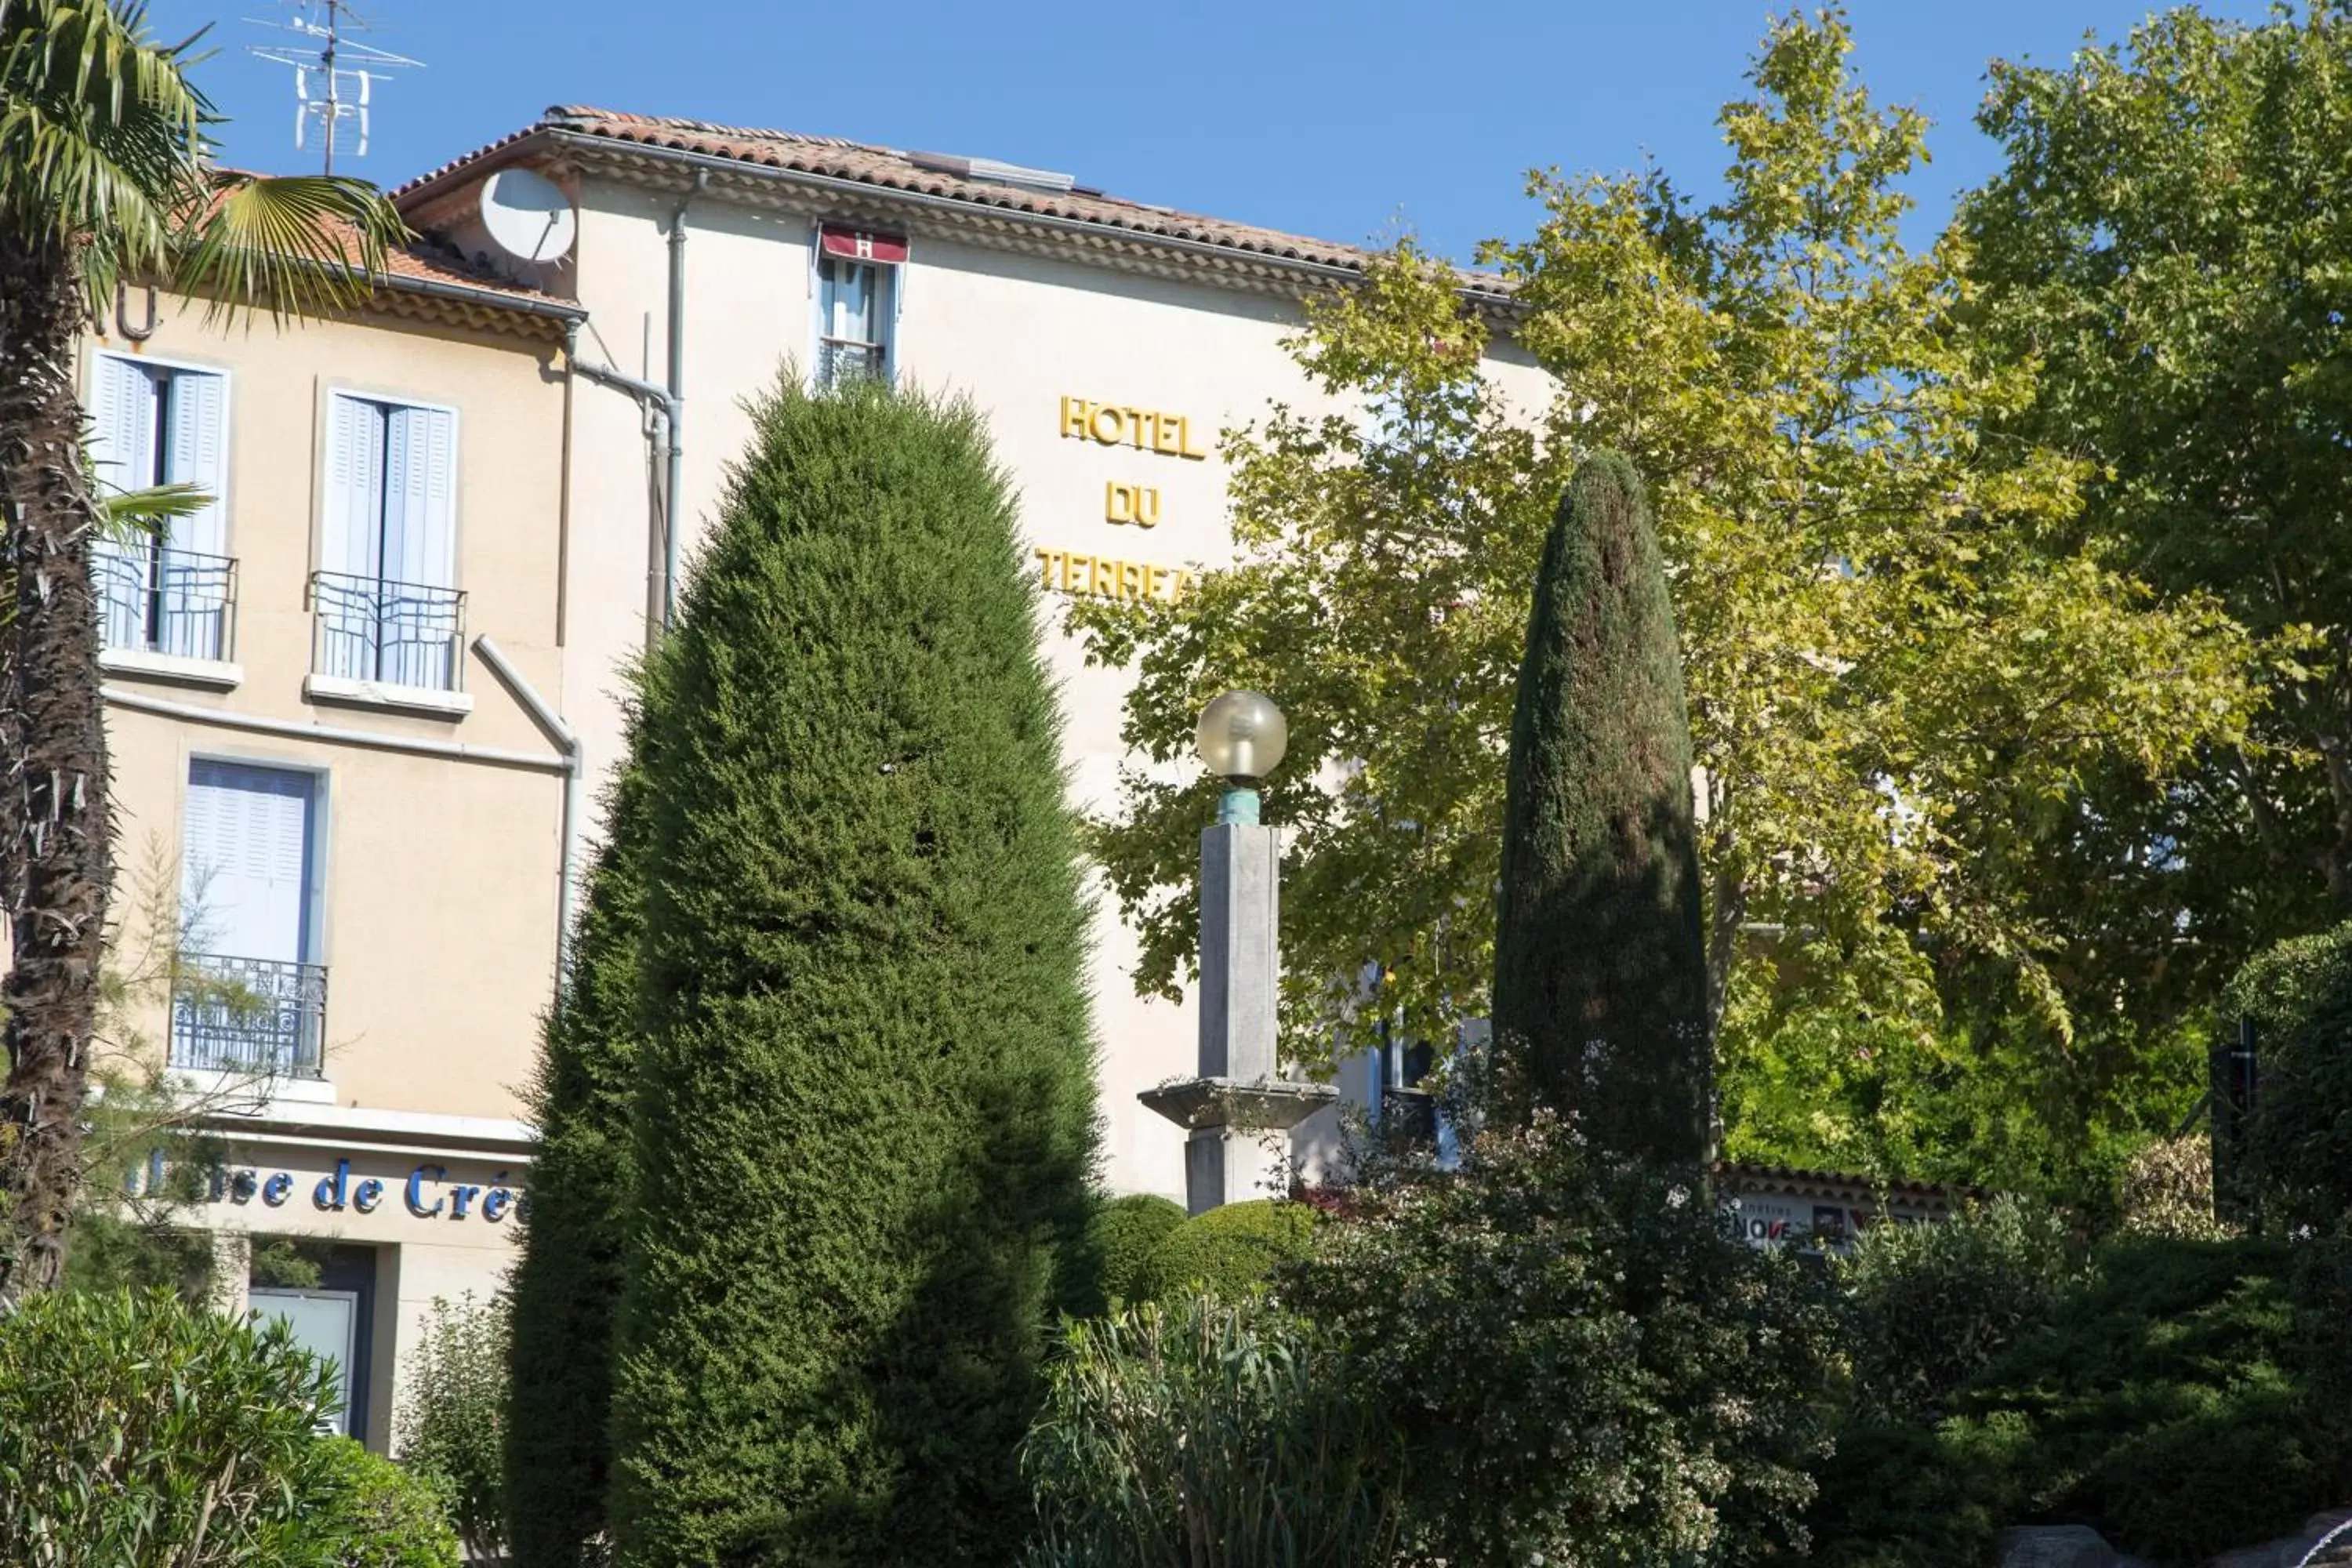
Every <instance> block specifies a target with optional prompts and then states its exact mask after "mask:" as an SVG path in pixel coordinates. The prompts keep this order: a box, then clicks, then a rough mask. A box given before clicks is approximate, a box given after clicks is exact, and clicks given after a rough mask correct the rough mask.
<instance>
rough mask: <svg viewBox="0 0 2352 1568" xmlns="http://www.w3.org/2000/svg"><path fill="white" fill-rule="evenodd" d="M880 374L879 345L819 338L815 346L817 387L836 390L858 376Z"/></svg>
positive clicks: (851, 339)
mask: <svg viewBox="0 0 2352 1568" xmlns="http://www.w3.org/2000/svg"><path fill="white" fill-rule="evenodd" d="M880 374H882V345H881V344H880V343H867V342H858V341H857V340H856V339H855V338H819V339H818V340H817V345H816V384H818V385H819V386H839V385H842V384H844V383H846V382H851V381H855V380H856V379H858V378H859V377H861V376H870V375H880Z"/></svg>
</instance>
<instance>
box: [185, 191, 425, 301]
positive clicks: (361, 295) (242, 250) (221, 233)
mask: <svg viewBox="0 0 2352 1568" xmlns="http://www.w3.org/2000/svg"><path fill="white" fill-rule="evenodd" d="M174 222H175V226H176V228H177V230H178V236H179V243H178V244H177V245H176V247H175V248H174V252H173V267H172V270H171V280H172V282H173V286H174V287H177V288H180V289H185V290H187V291H188V292H191V293H196V294H201V295H204V296H205V299H206V300H208V301H209V309H208V312H207V314H208V317H209V318H215V319H216V318H219V317H223V316H228V315H234V314H235V313H236V311H237V310H240V309H258V310H267V311H268V313H269V317H270V320H271V321H284V320H285V319H286V318H287V317H288V316H289V315H290V316H310V315H317V314H320V312H322V311H327V310H348V309H351V308H352V307H353V306H355V305H358V304H360V303H362V302H363V301H364V300H366V299H367V298H368V295H369V293H370V292H371V291H372V289H373V286H374V280H375V277H376V275H377V274H378V273H380V272H382V271H383V263H384V254H385V252H386V251H387V250H389V249H390V248H391V247H394V246H395V245H398V244H400V243H401V242H402V241H404V240H405V239H406V238H407V237H408V226H407V225H406V224H404V223H403V222H401V219H400V214H399V212H398V211H397V210H395V209H394V206H393V205H392V204H391V203H390V202H389V201H387V200H386V199H385V198H384V196H383V193H381V192H380V191H378V190H377V189H376V188H375V187H374V186H373V185H372V184H368V183H367V182H366V181H364V180H354V179H349V178H346V177H344V176H342V175H340V174H284V175H260V174H236V173H232V172H229V171H225V170H216V169H206V170H202V171H199V172H198V173H197V174H196V175H195V177H194V178H193V179H191V180H189V181H187V182H186V184H185V188H184V190H183V192H182V195H181V196H180V199H179V204H178V212H177V213H176V215H175V219H174Z"/></svg>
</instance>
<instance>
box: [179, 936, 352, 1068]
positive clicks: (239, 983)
mask: <svg viewBox="0 0 2352 1568" xmlns="http://www.w3.org/2000/svg"><path fill="white" fill-rule="evenodd" d="M326 1025H327V970H326V966H325V965H324V964H318V963H283V962H281V961H278V960H276V959H268V958H230V957H226V956H224V955H222V954H219V953H210V952H184V953H182V954H181V955H180V959H179V963H178V965H177V966H176V968H175V969H174V971H173V977H172V1058H171V1059H172V1065H173V1067H175V1068H205V1069H209V1070H211V1071H215V1072H236V1073H254V1074H258V1075H263V1076H267V1077H270V1078H320V1077H323V1076H324V1068H325V1052H324V1050H323V1048H322V1047H323V1042H324V1040H325V1038H326Z"/></svg>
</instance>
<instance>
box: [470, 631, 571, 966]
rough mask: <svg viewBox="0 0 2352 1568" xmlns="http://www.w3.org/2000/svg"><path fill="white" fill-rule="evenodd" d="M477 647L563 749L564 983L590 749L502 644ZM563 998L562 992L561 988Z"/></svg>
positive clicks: (559, 932) (558, 947) (559, 934)
mask: <svg viewBox="0 0 2352 1568" xmlns="http://www.w3.org/2000/svg"><path fill="white" fill-rule="evenodd" d="M474 651H475V652H476V653H478V654H480V655H481V656H482V662H483V663H484V664H487V665H488V666H489V667H490V673H492V674H493V675H496V676H497V677H498V678H499V679H500V680H502V681H504V682H506V687H507V689H508V690H509V691H511V692H513V693H514V698H515V700H516V701H518V702H520V703H521V704H522V705H523V709H524V710H525V711H526V712H528V713H530V716H531V718H532V719H534V720H536V721H538V724H539V727H540V728H541V730H544V731H547V738H548V739H549V740H551V741H552V742H555V746H556V750H558V751H560V752H562V753H563V848H562V858H561V860H560V861H559V862H558V863H557V868H556V873H555V888H556V894H555V920H556V927H555V932H556V934H555V975H556V984H557V985H558V987H561V986H562V984H563V983H564V982H565V981H566V980H569V979H570V978H571V976H572V917H573V910H574V906H575V905H576V904H577V903H578V901H579V899H578V895H579V882H580V869H579V859H578V852H577V851H576V850H575V849H574V848H573V847H572V846H573V842H574V840H575V838H576V837H577V835H578V832H579V826H580V800H581V795H582V794H583V792H584V790H585V787H586V784H587V773H588V749H587V748H586V747H585V746H583V745H582V744H581V743H580V736H579V734H578V732H577V731H574V730H573V729H572V726H571V725H569V724H567V723H565V722H564V721H563V715H562V714H561V713H558V712H557V711H556V710H554V709H552V708H550V707H549V706H548V705H547V699H545V698H543V697H541V695H540V694H539V688H537V687H536V686H533V685H532V684H531V683H530V680H529V679H526V678H525V677H524V675H523V673H522V671H520V670H519V669H517V668H515V667H514V666H513V665H511V664H509V663H508V662H507V656H506V653H505V651H504V650H502V649H501V648H500V647H499V645H498V644H496V643H494V642H492V641H491V640H490V639H489V638H488V637H476V638H475V639H474ZM559 996H560V992H559Z"/></svg>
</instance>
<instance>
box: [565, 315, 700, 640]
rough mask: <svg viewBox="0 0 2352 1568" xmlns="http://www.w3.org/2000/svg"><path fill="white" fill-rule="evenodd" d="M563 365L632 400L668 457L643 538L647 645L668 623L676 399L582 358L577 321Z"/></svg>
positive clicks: (567, 336)
mask: <svg viewBox="0 0 2352 1568" xmlns="http://www.w3.org/2000/svg"><path fill="white" fill-rule="evenodd" d="M563 363H565V364H566V365H568V366H570V367H571V368H572V370H574V371H576V372H578V373H579V374H582V375H584V376H586V377H587V378H588V379H589V380H591V381H593V382H594V383H595V384H597V385H599V386H609V387H611V388H612V389H613V390H614V391H615V392H620V393H625V394H627V395H629V396H630V397H633V398H635V400H636V402H637V405H638V406H639V407H640V408H643V409H644V410H645V411H646V414H647V416H650V417H651V418H652V419H653V420H654V422H655V428H653V429H652V430H649V431H647V432H646V440H647V441H649V442H651V443H653V444H654V447H655V449H656V451H661V452H663V453H664V455H665V458H666V459H667V462H666V469H665V472H664V475H663V480H662V483H663V490H664V493H663V495H662V496H661V499H660V500H659V502H658V503H657V504H658V505H659V506H660V508H661V511H660V515H659V516H658V517H657V518H649V519H647V531H646V647H652V646H653V644H654V640H655V636H656V633H658V632H659V631H660V630H661V629H662V627H663V626H666V625H667V620H666V619H665V618H664V617H665V616H667V611H668V604H669V601H668V596H667V595H668V587H669V574H668V572H667V568H666V563H667V551H668V542H669V541H670V540H672V539H675V538H676V537H677V533H676V527H675V523H676V516H677V505H676V504H675V502H674V501H673V500H671V492H670V491H669V489H668V487H669V486H671V485H673V484H676V483H677V458H678V453H679V450H680V448H679V447H678V445H677V440H676V438H675V437H673V436H672V435H671V434H670V433H671V432H672V431H674V430H676V429H677V399H675V398H673V397H672V396H670V395H669V389H668V388H667V387H663V386H656V385H655V384H653V383H652V382H650V381H640V380H638V379H637V378H636V377H635V376H634V375H624V374H621V373H620V372H619V371H617V370H614V368H613V367H612V366H611V365H608V364H599V363H596V362H595V361H594V360H587V359H582V358H581V357H580V323H579V322H577V321H574V322H572V323H571V324H570V325H568V326H567V327H566V328H565V329H564V333H563Z"/></svg>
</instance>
